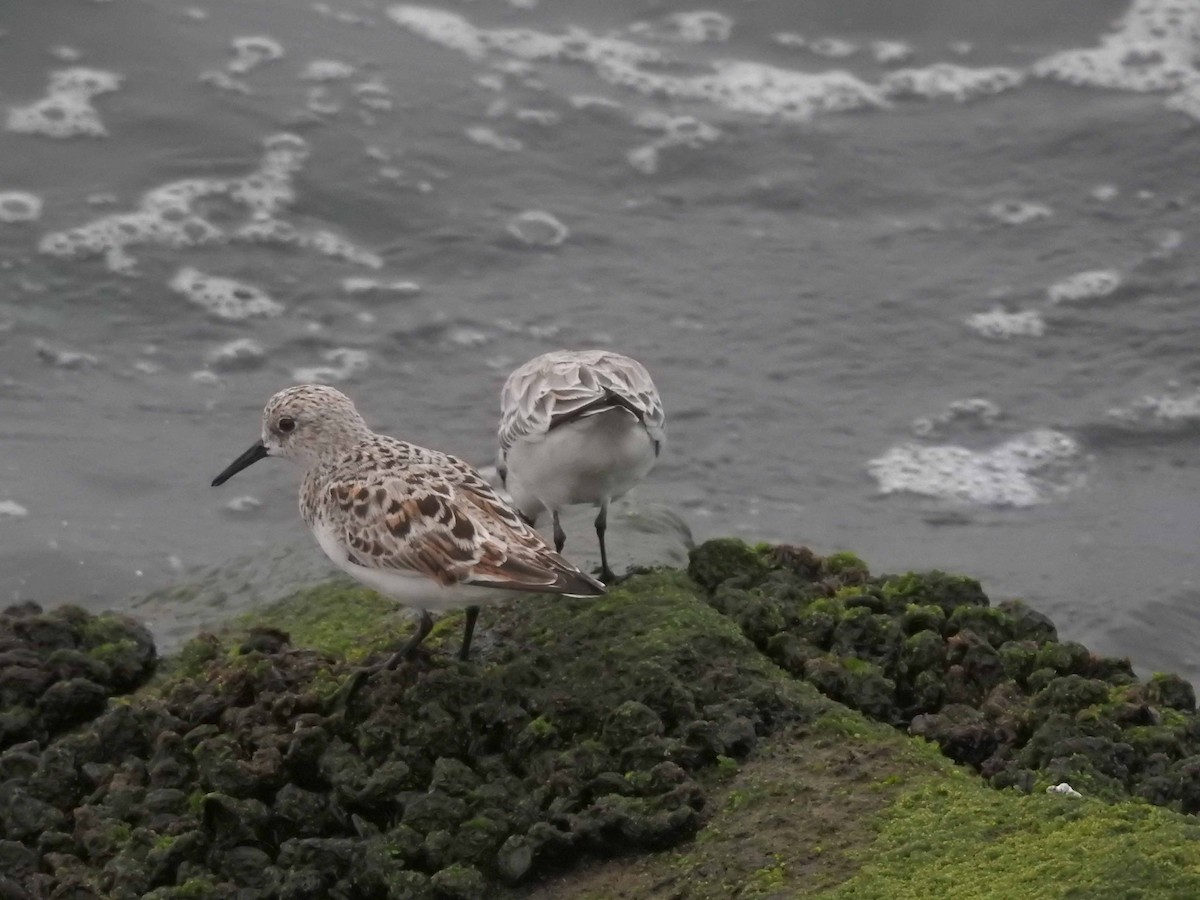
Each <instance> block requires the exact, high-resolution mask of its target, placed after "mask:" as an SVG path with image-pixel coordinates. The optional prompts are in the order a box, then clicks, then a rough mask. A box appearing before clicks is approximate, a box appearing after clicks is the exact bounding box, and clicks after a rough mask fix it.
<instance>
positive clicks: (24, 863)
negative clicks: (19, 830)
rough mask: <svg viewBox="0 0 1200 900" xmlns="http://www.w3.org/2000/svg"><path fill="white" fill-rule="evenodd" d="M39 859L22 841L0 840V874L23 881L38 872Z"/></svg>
mask: <svg viewBox="0 0 1200 900" xmlns="http://www.w3.org/2000/svg"><path fill="white" fill-rule="evenodd" d="M37 867H38V858H37V856H35V855H34V853H33V851H32V850H30V849H29V848H28V847H26V846H25V845H24V844H22V843H21V842H20V841H14V840H0V873H3V874H4V875H8V876H9V877H11V878H18V879H23V878H25V877H27V876H29V875H31V874H32V873H34V872H36V871H37Z"/></svg>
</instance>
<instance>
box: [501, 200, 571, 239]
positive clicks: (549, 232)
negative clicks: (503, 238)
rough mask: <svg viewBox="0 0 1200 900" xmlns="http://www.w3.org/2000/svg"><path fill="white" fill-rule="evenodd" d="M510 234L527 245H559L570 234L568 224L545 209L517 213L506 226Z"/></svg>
mask: <svg viewBox="0 0 1200 900" xmlns="http://www.w3.org/2000/svg"><path fill="white" fill-rule="evenodd" d="M505 228H506V230H507V231H508V233H509V234H511V235H512V236H513V237H515V238H516V239H517V240H518V241H520V242H521V243H522V244H524V245H525V246H527V247H557V246H559V245H560V244H562V243H563V241H565V240H566V239H567V237H568V236H569V235H570V233H571V232H570V231H569V230H568V229H567V226H566V225H564V224H563V223H562V222H560V221H559V220H558V219H557V218H556V217H555V216H554V214H553V213H548V212H546V211H545V210H544V209H527V210H525V212H522V213H517V214H516V215H515V216H513V217H512V218H511V219H509V220H508V224H507V225H506V226H505Z"/></svg>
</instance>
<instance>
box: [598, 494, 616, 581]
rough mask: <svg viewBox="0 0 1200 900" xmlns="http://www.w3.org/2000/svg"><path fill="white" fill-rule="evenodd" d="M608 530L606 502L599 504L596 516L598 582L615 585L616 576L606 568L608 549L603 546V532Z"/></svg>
mask: <svg viewBox="0 0 1200 900" xmlns="http://www.w3.org/2000/svg"><path fill="white" fill-rule="evenodd" d="M607 530H608V501H607V500H604V501H602V502H601V503H600V514H599V515H597V516H596V537H598V538H600V580H601V581H603V582H604V583H605V584H615V583H616V581H617V576H616V575H614V574H613V570H612V569H610V568H609V567H608V548H607V547H605V546H604V532H605V531H607Z"/></svg>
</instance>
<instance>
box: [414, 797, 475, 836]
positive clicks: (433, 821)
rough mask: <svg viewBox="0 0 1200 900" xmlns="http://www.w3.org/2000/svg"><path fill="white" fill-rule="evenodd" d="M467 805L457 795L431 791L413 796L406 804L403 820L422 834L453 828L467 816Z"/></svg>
mask: <svg viewBox="0 0 1200 900" xmlns="http://www.w3.org/2000/svg"><path fill="white" fill-rule="evenodd" d="M466 812H467V805H466V804H465V803H463V801H462V800H460V799H458V798H457V797H451V796H449V795H448V794H444V793H442V792H441V791H430V792H429V793H427V794H419V795H417V796H415V797H412V798H411V799H410V800H408V802H406V803H405V804H404V815H403V816H402V818H401V821H402V822H403V823H404V824H405V825H408V826H409V827H411V828H414V829H416V830H417V831H419V832H421V833H422V834H428V833H429V832H430V831H434V830H437V829H444V830H447V831H449V830H451V829H453V828H454V827H455V826H456V825H457V824H458V823H459V822H461V821H462V820H463V818H464V817H465V816H466Z"/></svg>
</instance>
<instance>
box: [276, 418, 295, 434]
mask: <svg viewBox="0 0 1200 900" xmlns="http://www.w3.org/2000/svg"><path fill="white" fill-rule="evenodd" d="M279 430H280V431H282V432H283V433H284V434H288V433H289V432H292V431H295V430H296V420H295V419H293V418H292V417H291V416H284V417H283V418H282V419H280V420H279Z"/></svg>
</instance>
